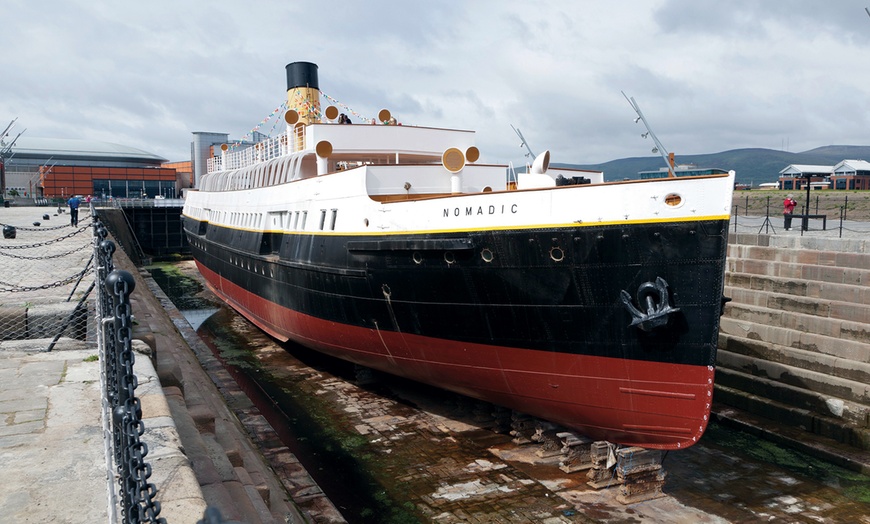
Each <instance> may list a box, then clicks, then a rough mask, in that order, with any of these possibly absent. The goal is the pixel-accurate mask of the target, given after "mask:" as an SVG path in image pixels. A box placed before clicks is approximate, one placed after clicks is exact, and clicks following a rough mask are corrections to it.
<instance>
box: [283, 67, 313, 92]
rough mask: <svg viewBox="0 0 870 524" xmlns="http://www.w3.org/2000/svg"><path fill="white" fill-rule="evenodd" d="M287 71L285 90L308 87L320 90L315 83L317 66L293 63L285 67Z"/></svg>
mask: <svg viewBox="0 0 870 524" xmlns="http://www.w3.org/2000/svg"><path fill="white" fill-rule="evenodd" d="M285 69H286V70H287V90H288V91H289V90H291V89H295V88H297V87H310V88H313V89H317V90H318V91H319V90H320V83H319V82H318V81H317V64H312V63H311V62H293V63H292V64H287V65H286V66H285Z"/></svg>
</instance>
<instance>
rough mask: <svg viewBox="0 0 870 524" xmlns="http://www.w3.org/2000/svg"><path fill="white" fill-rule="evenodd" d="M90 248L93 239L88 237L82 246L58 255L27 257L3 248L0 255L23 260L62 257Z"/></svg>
mask: <svg viewBox="0 0 870 524" xmlns="http://www.w3.org/2000/svg"><path fill="white" fill-rule="evenodd" d="M89 248H91V249H92V248H93V241H92V240H90V239H88V241H87V242H86V243H85V244H84V245H83V246H82V247H77V248H75V249H72V250H70V251H67V252H65V253H59V254H57V255H46V256H44V257H26V256H24V255H13V254H12V253H4V252H3V250H2V249H0V257H9V258H18V259H21V260H48V259H51V258H60V257H65V256H67V255H72V254H73V253H77V252H79V251H82V250H84V249H89ZM13 249H16V248H13Z"/></svg>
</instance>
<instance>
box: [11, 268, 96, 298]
mask: <svg viewBox="0 0 870 524" xmlns="http://www.w3.org/2000/svg"><path fill="white" fill-rule="evenodd" d="M87 272H88V268H87V267H86V268H85V269H83V270H81V271H79V272H78V273H76V274H75V275H72V276H69V277H66V278H65V279H63V280H58V281H57V282H52V283H51V284H43V285H41V286H19V285H18V284H10V283H8V282H3V281H2V280H0V286H6V289H0V293H21V292H25V291H36V290H38V289H52V288H56V287H61V286H65V285H67V284H69V283H71V282H73V281H75V280H78V279H79V278H81V277H83V276H84V275H85V273H87Z"/></svg>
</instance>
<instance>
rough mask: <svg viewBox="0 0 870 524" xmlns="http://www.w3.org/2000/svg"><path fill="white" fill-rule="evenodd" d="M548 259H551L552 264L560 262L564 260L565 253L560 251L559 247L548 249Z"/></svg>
mask: <svg viewBox="0 0 870 524" xmlns="http://www.w3.org/2000/svg"><path fill="white" fill-rule="evenodd" d="M550 258H552V259H553V261H554V262H561V261H563V260H565V252H564V251H562V248H561V247H558V246H555V247H551V248H550Z"/></svg>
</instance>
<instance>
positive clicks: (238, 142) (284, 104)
mask: <svg viewBox="0 0 870 524" xmlns="http://www.w3.org/2000/svg"><path fill="white" fill-rule="evenodd" d="M286 109H287V102H281V105H279V106H278V107H276V108H275V109H274V110H272V112H271V113H269V116H267V117H266V118H264V119H263V120H260V123H259V124H257V125H256V126H254V127H253V129H251V130H250V131H248V132H247V133H245V135H244V136H243V137H242V138H240V139H238V140H236V141H235V142H234V143H233V144H232V145H230V150H233V149H235V148H236V147H238V146H240V145H241V144H242V143H243V142H244V141H245V140H247V139H249V138H251V137H252V136H253V135H254V133H256V132H257V131H259V130H260V128H261V127H263V126H264V125H265V124H266V123H267V122H268V121H269V120H271V119H272V117H274V116H275V115H276V114H278V115H280V116H283V115H284V111H285V110H286ZM280 120H281V118H280V117H279V118H277V119H276V120H275V123H274V124H272V130H270V131H269V135H270V136H271V134H272V131H274V129H275V126H276V125H278V122H279V121H280Z"/></svg>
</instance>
